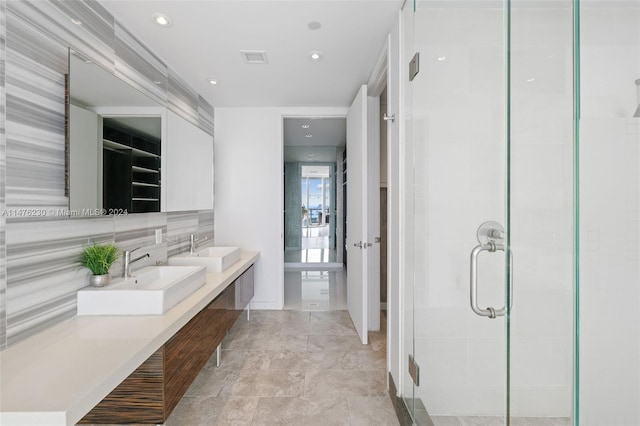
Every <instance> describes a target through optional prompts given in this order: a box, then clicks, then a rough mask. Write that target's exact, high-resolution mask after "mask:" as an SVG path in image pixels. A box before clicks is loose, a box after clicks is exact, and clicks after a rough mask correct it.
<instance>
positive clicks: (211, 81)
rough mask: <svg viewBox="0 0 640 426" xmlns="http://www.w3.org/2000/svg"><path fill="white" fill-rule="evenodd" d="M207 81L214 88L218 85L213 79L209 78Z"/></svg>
mask: <svg viewBox="0 0 640 426" xmlns="http://www.w3.org/2000/svg"><path fill="white" fill-rule="evenodd" d="M207 81H208V82H209V84H213V85H214V86H215V85H216V84H218V80H216V79H215V78H209V79H207Z"/></svg>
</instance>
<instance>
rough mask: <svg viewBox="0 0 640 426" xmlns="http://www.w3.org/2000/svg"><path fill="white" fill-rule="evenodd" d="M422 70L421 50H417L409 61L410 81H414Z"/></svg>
mask: <svg viewBox="0 0 640 426" xmlns="http://www.w3.org/2000/svg"><path fill="white" fill-rule="evenodd" d="M419 72H420V52H416V54H415V55H413V58H411V62H409V81H413V79H414V78H416V75H417V74H418V73H419Z"/></svg>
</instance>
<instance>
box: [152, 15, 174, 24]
mask: <svg viewBox="0 0 640 426" xmlns="http://www.w3.org/2000/svg"><path fill="white" fill-rule="evenodd" d="M151 19H153V22H155V23H156V24H158V25H160V26H161V27H170V26H171V25H172V24H173V22H171V19H170V18H169V17H168V16H167V15H165V14H162V13H154V14H153V15H151Z"/></svg>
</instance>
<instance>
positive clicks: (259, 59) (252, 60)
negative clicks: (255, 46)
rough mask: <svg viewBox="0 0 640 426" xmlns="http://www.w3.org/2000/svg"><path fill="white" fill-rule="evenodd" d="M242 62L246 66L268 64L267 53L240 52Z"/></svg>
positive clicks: (262, 51) (258, 51) (259, 51)
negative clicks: (246, 64)
mask: <svg viewBox="0 0 640 426" xmlns="http://www.w3.org/2000/svg"><path fill="white" fill-rule="evenodd" d="M240 53H242V57H243V58H244V61H245V62H246V63H248V64H268V63H269V60H268V59H267V52H266V51H264V50H241V51H240Z"/></svg>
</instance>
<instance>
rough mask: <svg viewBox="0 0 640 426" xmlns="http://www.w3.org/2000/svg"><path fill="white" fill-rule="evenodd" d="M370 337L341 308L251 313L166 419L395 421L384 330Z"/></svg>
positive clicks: (184, 423) (180, 422)
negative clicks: (361, 333) (360, 334)
mask: <svg viewBox="0 0 640 426" xmlns="http://www.w3.org/2000/svg"><path fill="white" fill-rule="evenodd" d="M383 317H384V315H383ZM382 329H383V330H384V329H386V325H384V324H383V327H382ZM369 339H370V344H369V345H366V346H363V345H362V344H361V343H360V341H359V339H358V337H357V335H356V332H355V329H354V328H353V324H352V323H351V319H350V318H349V314H348V313H347V312H346V311H327V312H300V311H255V312H252V313H251V321H250V322H247V321H246V317H244V316H243V317H241V318H240V319H239V320H238V322H237V323H236V324H235V325H234V327H233V328H232V330H231V331H230V333H229V335H228V336H227V337H226V339H225V340H224V342H223V351H222V365H221V367H220V368H216V366H215V361H216V359H215V355H214V356H213V357H212V358H211V359H210V360H209V363H208V364H207V366H206V367H205V368H204V369H203V370H202V372H201V373H200V375H198V377H197V378H196V380H195V381H194V383H193V384H192V385H191V387H190V388H189V390H188V391H187V392H186V394H185V396H184V397H183V398H182V401H181V402H180V403H179V404H178V406H177V407H176V408H175V410H174V411H173V413H172V414H171V416H170V417H169V419H168V420H167V423H166V425H171V426H173V425H175V426H189V425H198V426H200V425H202V426H204V425H296V426H303V425H304V426H313V425H322V426H328V425H363V426H370V425H379V426H383V425H398V424H399V423H398V420H397V419H396V415H395V412H394V409H393V406H392V404H391V400H390V399H389V395H388V393H387V390H386V373H385V364H386V335H385V333H384V332H374V333H370V334H369Z"/></svg>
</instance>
